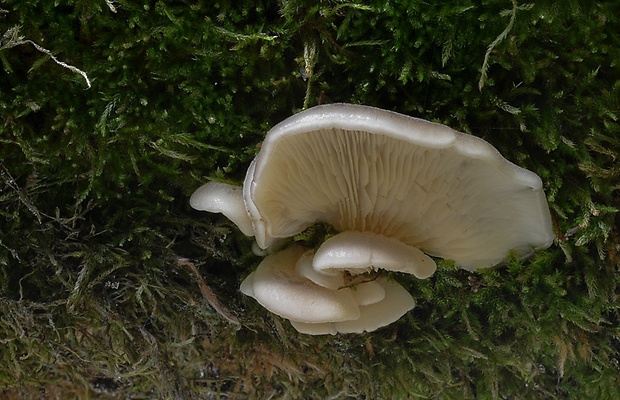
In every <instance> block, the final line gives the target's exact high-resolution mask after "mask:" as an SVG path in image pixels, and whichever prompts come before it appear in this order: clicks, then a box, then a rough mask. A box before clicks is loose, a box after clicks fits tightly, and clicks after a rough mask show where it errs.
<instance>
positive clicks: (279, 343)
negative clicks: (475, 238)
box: [0, 0, 620, 399]
mask: <svg viewBox="0 0 620 400" xmlns="http://www.w3.org/2000/svg"><path fill="white" fill-rule="evenodd" d="M135 3H136V2H130V1H126V0H117V1H114V2H106V1H103V0H79V1H78V0H70V1H65V2H60V1H56V2H50V1H44V0H33V1H27V2H25V1H19V0H6V1H4V2H3V5H2V6H1V7H2V10H0V20H1V21H2V27H3V28H2V32H0V34H5V33H6V34H5V35H4V36H3V37H2V38H1V39H0V64H1V65H0V68H2V73H0V88H1V90H0V118H1V120H0V343H1V346H2V349H3V351H2V352H0V365H2V367H0V394H2V395H4V396H5V397H9V398H11V397H12V398H20V397H26V398H28V397H43V398H53V397H63V398H64V397H86V398H89V397H97V398H118V397H157V398H172V397H180V398H262V397H274V396H275V397H287V396H288V397H291V398H301V397H303V398H326V397H329V396H333V397H336V398H404V397H407V398H415V397H421V398H428V397H439V398H455V399H462V398H617V397H619V394H620V393H619V391H618V385H617V382H618V378H619V377H620V369H619V367H618V360H619V359H620V354H618V349H619V348H620V340H619V335H620V332H619V328H618V327H619V315H618V313H619V310H618V304H619V303H618V280H619V276H620V270H619V269H618V268H619V267H618V265H620V257H619V255H618V254H619V252H620V234H619V232H618V226H620V218H619V216H618V215H619V213H618V209H619V208H620V199H619V196H618V193H619V190H620V170H619V169H618V163H617V160H618V158H620V129H619V124H618V113H619V112H620V109H619V106H620V101H619V99H620V65H619V63H620V46H619V45H620V35H618V32H619V31H620V19H619V18H620V17H619V16H620V10H619V9H618V5H617V4H616V2H613V1H608V2H598V3H593V2H585V1H578V0H570V1H567V2H562V3H558V2H555V3H554V2H549V3H547V2H542V3H539V2H536V3H534V4H527V5H526V4H520V3H518V2H516V3H515V2H508V1H499V0H485V1H482V2H470V1H461V2H430V3H429V2H417V1H410V2H408V1H396V2H383V1H368V2H363V3H362V2H342V1H319V2H308V1H304V0H295V1H280V2H274V1H259V2H251V3H250V2H238V1H235V2H233V1H220V2H211V1H201V0H198V1H193V2H190V1H181V2H167V1H151V2H146V3H148V4H146V5H145V4H143V3H144V2H142V3H139V4H135ZM110 4H111V7H110V6H109V5H110ZM16 33H18V35H15V34H16ZM10 34H12V35H13V36H11V35H10ZM20 37H21V39H19V40H18V38H20ZM11 40H13V41H12V42H11ZM20 41H21V42H20ZM10 43H12V44H10ZM16 43H19V44H16ZM35 44H36V45H37V46H39V47H40V48H37V47H36V46H35ZM41 49H44V50H45V51H42V50H41ZM52 56H53V57H54V58H52ZM55 60H57V61H55ZM59 62H62V63H64V66H63V65H62V64H59ZM79 71H83V72H84V73H85V74H86V75H87V77H88V79H89V81H90V83H91V85H92V86H91V87H90V88H88V86H87V84H86V80H85V77H84V76H82V75H81V74H80V73H79ZM482 72H484V74H483V73H482ZM481 80H482V82H483V85H481V84H480V83H481ZM336 101H345V102H353V103H363V104H368V105H374V106H378V107H381V108H385V109H392V110H395V111H399V112H402V113H406V114H409V115H413V116H419V117H422V118H426V119H430V120H433V121H438V122H442V123H445V124H448V125H450V126H451V127H453V128H455V129H458V130H461V131H465V132H468V133H471V134H474V135H476V136H480V137H483V138H484V139H486V140H488V141H489V142H491V143H492V144H493V145H494V146H496V147H497V148H498V149H499V150H500V151H501V152H502V154H504V155H505V156H506V157H507V158H508V159H509V160H511V161H513V162H515V163H517V164H519V165H521V166H523V167H526V168H528V169H530V170H532V171H534V172H536V173H537V174H539V175H540V176H541V178H542V179H543V182H544V184H545V191H546V193H547V196H548V199H549V203H550V206H551V209H552V216H553V220H554V224H555V228H556V233H557V234H558V241H557V243H556V244H554V246H552V247H551V248H550V249H549V250H546V251H544V252H541V253H539V254H537V255H536V256H535V257H533V258H532V259H531V260H529V261H526V262H517V261H514V260H512V261H510V262H508V263H507V265H506V266H503V267H500V268H497V269H494V270H489V271H481V272H479V273H468V272H466V271H463V270H460V269H458V268H456V267H455V266H454V265H452V264H451V263H449V262H441V263H440V268H439V269H438V271H437V273H436V274H435V276H433V277H432V278H430V279H428V280H425V281H416V280H415V279H411V278H408V277H402V276H398V277H396V278H397V279H399V281H400V282H402V283H403V284H404V285H405V286H406V287H407V289H409V290H410V291H411V293H412V294H413V295H414V298H415V299H416V302H417V306H416V308H415V309H414V310H413V311H412V312H411V313H409V314H408V315H407V317H406V318H403V319H402V320H401V321H399V322H398V323H396V324H393V325H390V326H389V327H386V328H384V329H381V330H379V331H377V332H373V333H370V334H364V335H340V336H334V337H332V336H329V337H312V336H304V335H299V334H297V333H296V332H295V331H294V330H293V329H292V328H291V327H290V326H289V325H288V323H287V322H286V321H284V320H281V319H279V318H277V317H275V316H273V315H271V314H269V313H268V312H267V311H266V310H264V309H263V308H262V307H260V306H258V305H257V304H256V303H255V302H253V301H252V300H251V299H249V298H246V297H243V296H242V295H241V294H239V292H238V286H239V283H240V282H241V280H242V279H243V278H244V277H245V276H246V275H247V274H248V273H249V272H250V271H251V270H252V269H253V268H254V267H255V266H256V265H257V263H258V262H259V258H257V257H255V256H253V255H252V254H251V251H250V249H251V240H250V239H248V238H245V237H244V236H243V235H241V234H240V233H239V232H238V231H237V229H236V228H235V227H234V226H233V225H232V224H231V223H230V222H228V221H227V220H226V219H225V218H223V217H222V216H220V215H207V214H205V213H198V212H195V211H193V210H191V209H190V208H189V206H188V204H187V203H188V196H189V194H190V193H191V192H192V191H193V190H194V189H195V188H196V187H198V186H199V185H200V184H201V183H203V182H204V181H206V180H207V179H218V180H225V181H229V182H241V181H242V179H243V176H244V174H245V170H246V168H247V166H248V164H249V162H250V160H251V159H252V157H253V156H254V155H255V154H256V152H257V151H258V146H259V144H260V141H261V140H262V138H263V137H264V134H265V132H266V131H267V130H268V129H269V127H271V126H273V125H274V124H276V123H278V122H279V121H281V120H282V119H284V118H286V117H288V116H290V115H291V114H293V113H294V112H296V111H298V110H300V109H301V108H303V107H306V106H312V105H315V104H319V103H325V102H336ZM315 229H316V228H315ZM321 229H322V228H321V227H319V230H318V231H316V232H310V231H309V232H306V235H300V236H299V237H298V240H305V241H310V243H312V242H311V241H312V240H314V239H315V238H316V237H317V235H318V236H321V235H323V236H324V235H328V234H329V230H325V229H323V230H321ZM188 259H189V260H191V262H193V263H194V265H195V266H196V268H197V270H198V271H199V272H200V274H201V276H202V279H203V280H204V283H205V284H206V285H207V286H208V288H209V289H210V290H211V291H212V292H213V295H214V296H215V297H216V298H217V299H218V300H219V302H220V303H221V304H222V305H223V306H224V307H225V308H226V309H227V310H228V311H229V312H230V313H231V314H233V315H234V316H235V317H236V318H238V319H239V321H240V324H241V326H240V327H239V326H237V325H236V324H231V323H230V322H228V321H227V320H226V318H224V316H223V315H221V313H220V312H218V311H217V310H216V309H215V308H213V307H212V306H211V304H212V302H210V301H209V299H208V298H206V297H205V296H204V291H201V286H200V283H199V281H198V280H197V279H196V277H195V275H193V273H192V271H191V270H190V269H188V268H186V267H185V266H184V263H185V262H186V261H187V260H188Z"/></svg>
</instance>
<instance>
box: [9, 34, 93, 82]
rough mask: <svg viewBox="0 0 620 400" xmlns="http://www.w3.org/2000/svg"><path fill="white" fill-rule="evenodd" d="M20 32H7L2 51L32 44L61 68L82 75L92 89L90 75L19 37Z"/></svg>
mask: <svg viewBox="0 0 620 400" xmlns="http://www.w3.org/2000/svg"><path fill="white" fill-rule="evenodd" d="M18 32H19V27H17V26H15V27H13V28H10V29H9V30H7V31H6V32H5V33H4V35H3V37H2V39H0V50H5V49H10V48H12V47H16V46H21V45H24V44H31V45H33V46H34V48H35V49H37V50H38V51H40V52H41V53H43V54H47V55H48V56H49V57H50V58H51V59H52V60H53V61H54V62H55V63H56V64H58V65H60V66H61V67H64V68H67V69H69V70H70V71H73V72H75V73H76V74H80V75H82V77H83V78H84V79H85V80H86V85H88V89H90V86H91V85H90V79H88V75H86V72H84V71H82V70H81V69H79V68H76V67H74V66H73V65H70V64H67V63H66V62H63V61H60V60H59V59H57V58H56V57H55V56H54V55H53V54H52V52H51V51H49V50H48V49H46V48H44V47H42V46H39V45H38V44H36V43H35V42H33V41H32V40H30V39H24V37H23V36H18Z"/></svg>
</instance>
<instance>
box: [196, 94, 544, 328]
mask: <svg viewBox="0 0 620 400" xmlns="http://www.w3.org/2000/svg"><path fill="white" fill-rule="evenodd" d="M190 203H191V205H192V207H194V208H197V209H201V210H206V211H211V212H221V213H223V214H224V215H226V216H227V217H229V218H230V219H231V220H232V221H233V222H235V223H236V224H237V225H238V226H239V227H240V229H241V230H242V232H243V233H244V234H246V235H248V236H255V238H256V243H257V244H258V246H259V247H260V248H262V249H268V248H270V246H271V245H272V244H273V243H274V241H276V240H277V239H281V238H289V237H292V236H294V235H296V234H298V233H300V232H302V231H303V230H304V229H306V228H308V227H309V226H311V225H313V224H315V223H318V222H321V223H326V224H329V225H331V226H332V227H334V228H335V229H336V230H337V231H338V232H339V233H338V234H336V235H335V236H333V237H332V238H329V239H328V240H326V241H325V242H324V243H323V244H322V245H321V247H320V248H319V249H318V250H317V252H316V254H315V253H314V252H311V253H310V254H302V252H301V250H296V251H297V252H298V253H299V254H297V253H295V254H294V255H291V254H292V253H291V251H292V250H288V249H286V250H283V251H282V252H281V253H284V254H282V255H281V256H282V257H284V258H283V259H282V260H284V261H282V260H280V259H278V260H279V261H278V262H277V263H276V264H277V265H279V266H278V267H273V266H272V265H276V264H273V257H276V256H278V254H279V253H276V254H274V255H272V256H268V257H267V258H266V259H265V261H263V263H267V264H265V265H263V263H261V266H259V269H258V270H257V271H256V272H255V273H252V274H251V275H250V276H249V277H248V278H247V279H246V281H244V283H243V285H242V291H243V292H244V293H246V294H248V295H250V296H252V297H254V298H256V299H257V300H258V301H259V303H261V304H262V305H263V306H265V307H266V308H267V309H269V310H270V311H272V312H274V313H276V314H278V315H281V316H283V317H285V318H288V319H290V320H291V323H292V324H293V326H294V327H295V328H296V329H297V330H299V331H300V332H304V333H313V334H319V333H335V332H361V331H364V330H366V331H370V330H373V329H376V328H377V327H379V326H383V325H386V324H387V323H390V322H392V321H393V320H395V319H398V318H399V317H400V316H402V314H404V313H405V312H406V311H408V310H409V309H411V308H412V307H413V299H411V296H410V295H409V294H408V293H406V291H405V290H404V289H403V288H402V287H401V286H400V285H398V284H396V283H395V282H391V281H386V280H383V279H382V278H381V279H378V280H376V281H375V282H374V283H373V284H372V285H367V286H359V289H360V290H359V292H360V293H368V294H363V295H360V294H359V293H358V294H357V297H354V299H353V300H350V299H349V300H347V302H348V303H347V304H349V306H350V305H351V304H355V305H356V307H357V309H358V312H359V315H357V316H355V317H351V318H349V319H346V318H345V319H343V318H342V316H341V317H339V318H335V317H333V315H332V314H329V313H327V312H326V315H328V314H329V315H332V317H330V318H327V319H326V320H321V318H318V319H317V318H315V319H312V320H311V321H307V320H304V319H302V318H299V317H300V315H304V316H307V315H311V314H312V312H316V310H321V309H323V308H324V309H330V308H329V307H327V306H324V307H323V306H321V307H315V308H314V309H313V310H312V312H310V311H308V310H306V311H304V312H302V313H301V314H298V313H297V311H295V313H292V311H287V310H288V307H289V306H290V302H286V301H285V302H281V300H282V298H284V297H286V296H291V295H292V293H297V292H296V291H299V290H301V289H302V288H303V289H304V291H301V292H299V293H303V295H301V294H298V295H299V296H301V297H300V298H305V299H306V300H307V301H310V299H312V298H314V299H315V300H317V299H318V298H319V297H321V298H322V299H323V300H322V301H323V302H327V303H326V304H332V306H333V304H334V303H330V302H333V301H336V300H335V299H336V298H339V297H338V296H341V293H339V294H338V296H336V297H334V296H335V295H334V293H332V292H334V291H335V290H336V291H338V292H340V291H342V290H343V289H342V282H343V279H344V277H345V276H348V275H356V274H364V273H366V272H368V271H374V270H377V269H387V270H391V271H397V272H406V273H410V274H413V275H415V276H416V277H418V278H420V279H424V278H427V277H429V276H431V275H432V274H433V272H434V271H435V268H436V265H435V262H434V261H433V260H432V259H431V258H430V257H429V256H428V255H431V256H435V257H441V258H446V259H452V260H454V261H455V262H456V263H457V264H458V265H460V266H461V267H462V268H465V269H468V270H475V269H478V268H486V267H492V266H494V265H497V264H499V263H501V262H502V261H504V260H505V259H506V257H507V255H508V254H509V252H510V251H513V252H515V254H516V255H517V256H518V257H520V258H525V257H527V256H529V255H530V254H532V253H533V252H534V251H536V250H540V249H544V248H547V247H548V246H550V245H551V243H552V242H553V239H554V235H553V231H552V228H551V217H550V213H549V208H548V205H547V200H546V198H545V195H544V192H543V190H542V182H541V180H540V178H539V177H538V176H537V175H536V174H534V173H533V172H530V171H528V170H526V169H523V168H520V167H518V166H516V165H514V164H513V163H511V162H509V161H508V160H506V159H505V158H504V157H502V156H501V155H500V154H499V152H498V151H497V150H496V149H495V148H494V147H493V146H491V145H490V144H489V143H487V142H485V141H484V140H482V139H480V138H477V137H474V136H471V135H467V134H464V133H460V132H457V131H454V130H453V129H451V128H449V127H447V126H444V125H440V124H436V123H432V122H428V121H425V120H421V119H417V118H412V117H408V116H405V115H401V114H397V113H394V112H390V111H385V110H380V109H377V108H373V107H367V106H358V105H351V104H331V105H324V106H317V107H314V108H311V109H309V110H306V111H303V112H300V113H299V114H297V115H294V116H292V117H290V118H288V119H286V120H285V121H283V122H281V123H279V124H278V125H276V126H274V127H273V128H272V129H271V130H270V131H269V132H268V133H267V135H266V137H265V140H264V141H263V144H262V146H261V150H260V152H259V154H258V155H257V156H256V158H255V159H254V161H253V162H252V164H251V165H250V167H249V169H248V172H247V174H246V178H245V181H244V184H243V188H242V189H241V188H239V187H235V186H232V185H226V184H221V183H208V184H206V185H204V186H202V187H201V188H199V189H198V190H197V191H196V192H195V193H194V195H192V198H191V201H190ZM285 255H286V257H289V258H288V261H286V257H285ZM293 258H294V259H295V261H294V263H293V261H292V259H293ZM268 259H269V262H267V260H268ZM259 270H260V271H262V272H260V273H259ZM265 271H270V272H269V274H267V272H265ZM259 276H260V277H261V278H260V279H257V277H259ZM267 278H269V279H267ZM265 282H268V283H265ZM293 283H295V284H294V285H297V286H296V289H294V290H293V289H292V288H293V286H294V285H293ZM382 291H383V292H385V293H383V292H382ZM403 291H404V292H405V293H406V295H405V294H404V293H403ZM345 292H346V291H344V292H343V293H345ZM267 293H270V295H274V294H276V293H281V294H282V296H284V297H282V298H277V297H276V298H277V300H273V298H271V297H269V296H267V295H266V294H267ZM381 293H383V294H381ZM285 294H286V295H285ZM380 294H381V295H380ZM304 296H306V297H304ZM313 296H314V297H313ZM360 296H361V297H360ZM373 296H374V297H373ZM381 296H383V297H381ZM407 296H409V297H408V298H407ZM293 297H294V296H293ZM344 297H347V296H344ZM378 297H381V300H376V299H375V298H378ZM369 299H373V300H369ZM313 301H314V300H313ZM317 301H318V300H317ZM338 301H344V300H343V299H340V300H338ZM351 301H353V303H351ZM398 301H400V302H401V303H403V304H405V305H406V306H405V307H403V308H399V307H396V306H395V305H394V304H395V303H394V302H398ZM316 304H323V303H321V302H318V303H316ZM343 304H344V303H343ZM403 310H404V311H403ZM332 311H333V309H332ZM390 311H391V312H390ZM319 314H320V312H319ZM370 315H381V316H386V321H387V320H390V322H386V321H379V322H377V319H376V318H375V317H373V318H371V317H369V316H370ZM396 315H398V316H397V317H395V319H394V316H396Z"/></svg>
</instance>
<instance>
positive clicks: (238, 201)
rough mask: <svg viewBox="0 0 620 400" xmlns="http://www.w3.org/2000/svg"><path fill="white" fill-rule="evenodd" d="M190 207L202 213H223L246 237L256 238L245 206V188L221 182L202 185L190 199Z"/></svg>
mask: <svg viewBox="0 0 620 400" xmlns="http://www.w3.org/2000/svg"><path fill="white" fill-rule="evenodd" d="M189 205H190V206H191V207H192V208H194V209H196V210H200V211H209V212H212V213H222V214H224V215H225V216H227V217H228V218H229V219H230V220H231V221H232V222H233V223H234V224H235V225H237V226H238V227H239V229H240V230H241V232H243V234H244V235H246V236H254V228H253V227H252V221H251V220H250V216H249V215H248V213H247V210H246V208H245V205H244V204H243V188H241V187H239V186H234V185H229V184H227V183H221V182H209V183H207V184H204V185H202V186H201V187H199V188H198V189H196V191H195V192H194V193H193V194H192V196H191V197H190V198H189Z"/></svg>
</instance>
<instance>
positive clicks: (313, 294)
mask: <svg viewBox="0 0 620 400" xmlns="http://www.w3.org/2000/svg"><path fill="white" fill-rule="evenodd" d="M313 253H314V251H312V250H309V251H307V250H306V249H304V248H303V247H301V246H299V245H293V246H291V247H289V248H286V249H284V250H282V251H280V252H278V253H275V254H272V255H269V256H267V257H265V259H264V260H263V261H262V262H261V263H260V264H259V266H258V268H257V269H256V271H254V272H252V273H251V274H250V275H249V276H248V277H247V278H246V279H245V280H244V281H243V283H242V284H241V292H242V293H243V294H245V295H247V296H250V297H253V298H254V299H256V300H257V301H258V302H259V303H260V304H261V305H262V306H263V307H265V308H266V309H267V310H269V311H271V312H273V313H274V314H277V315H279V316H281V317H284V318H286V319H289V320H290V321H291V324H292V325H293V327H294V328H295V329H297V330H298V331H299V332H301V333H308V334H315V335H318V334H328V333H331V334H334V333H337V332H340V333H353V332H357V333H361V332H363V331H373V330H375V329H377V328H380V327H382V326H385V325H388V324H391V323H392V322H394V321H396V320H397V319H399V318H400V317H401V316H402V315H403V314H405V313H406V312H407V311H409V310H411V309H412V308H413V306H414V301H413V298H412V297H411V295H410V294H409V292H407V291H406V290H405V289H404V288H403V287H402V286H401V285H399V284H398V283H396V282H393V281H389V280H387V279H385V278H377V279H376V280H373V281H369V282H362V283H359V284H357V285H352V286H351V287H344V286H341V287H334V286H335V285H334V284H333V283H334V282H333V281H340V282H344V278H343V275H344V272H343V271H342V270H336V271H333V272H332V273H331V275H333V276H332V278H333V279H332V281H327V283H328V286H331V288H330V287H326V286H322V285H320V284H317V283H315V282H313V281H312V280H310V279H309V278H307V277H306V276H304V275H303V272H310V273H311V274H313V273H312V272H311V271H312V269H311V268H310V269H308V268H307V267H304V266H302V267H299V266H300V265H307V264H310V265H311V264H312V255H313ZM296 266H297V267H296ZM300 272H302V273H300ZM327 275H329V274H327ZM315 276H316V275H315ZM336 276H338V277H337V278H336ZM320 278H322V277H320ZM320 281H321V282H322V283H323V282H326V281H324V280H322V279H320Z"/></svg>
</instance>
